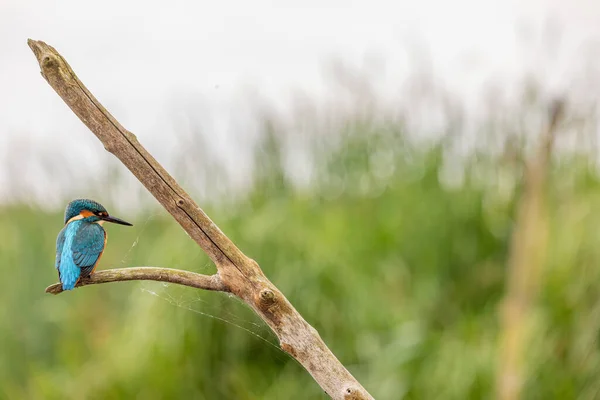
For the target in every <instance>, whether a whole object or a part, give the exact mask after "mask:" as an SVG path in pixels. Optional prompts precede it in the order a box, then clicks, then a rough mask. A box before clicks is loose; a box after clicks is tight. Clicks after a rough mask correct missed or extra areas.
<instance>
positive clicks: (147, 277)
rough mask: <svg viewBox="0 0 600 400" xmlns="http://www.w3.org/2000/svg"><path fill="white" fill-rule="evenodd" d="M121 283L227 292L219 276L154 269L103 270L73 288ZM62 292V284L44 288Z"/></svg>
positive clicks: (81, 280) (54, 292)
mask: <svg viewBox="0 0 600 400" xmlns="http://www.w3.org/2000/svg"><path fill="white" fill-rule="evenodd" d="M123 281H158V282H169V283H176V284H178V285H184V286H189V287H194V288H197V289H204V290H214V291H218V292H227V291H228V289H227V286H225V285H224V284H223V281H221V278H220V277H219V275H217V274H215V275H202V274H197V273H195V272H190V271H183V270H180V269H171V268H156V267H131V268H119V269H105V270H104V271H96V272H94V273H93V274H92V275H90V276H88V277H86V278H81V279H79V281H78V282H77V284H76V285H75V287H81V286H87V285H97V284H100V283H109V282H123ZM62 292H63V288H62V284H61V283H55V284H53V285H50V286H48V287H47V288H46V293H52V294H59V293H62Z"/></svg>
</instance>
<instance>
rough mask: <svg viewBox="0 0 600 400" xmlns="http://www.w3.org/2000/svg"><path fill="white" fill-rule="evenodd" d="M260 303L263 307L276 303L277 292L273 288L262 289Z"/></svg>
mask: <svg viewBox="0 0 600 400" xmlns="http://www.w3.org/2000/svg"><path fill="white" fill-rule="evenodd" d="M260 303H261V305H262V306H263V307H268V306H270V305H272V304H274V303H275V293H274V292H273V291H272V290H271V289H263V290H261V291H260Z"/></svg>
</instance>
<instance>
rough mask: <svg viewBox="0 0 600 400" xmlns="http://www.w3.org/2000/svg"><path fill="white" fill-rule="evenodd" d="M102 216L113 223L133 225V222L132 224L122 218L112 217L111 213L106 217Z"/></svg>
mask: <svg viewBox="0 0 600 400" xmlns="http://www.w3.org/2000/svg"><path fill="white" fill-rule="evenodd" d="M101 218H102V219H103V220H104V221H106V222H112V223H115V224H119V225H127V226H133V224H130V223H129V222H127V221H123V220H122V219H119V218H116V217H111V216H110V215H107V216H106V217H101Z"/></svg>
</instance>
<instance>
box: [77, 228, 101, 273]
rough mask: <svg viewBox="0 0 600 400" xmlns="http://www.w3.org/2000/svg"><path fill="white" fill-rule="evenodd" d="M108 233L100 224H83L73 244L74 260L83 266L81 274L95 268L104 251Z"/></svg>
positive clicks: (79, 265) (90, 271)
mask: <svg viewBox="0 0 600 400" xmlns="http://www.w3.org/2000/svg"><path fill="white" fill-rule="evenodd" d="M105 237H106V233H105V232H104V229H102V227H101V226H100V225H98V224H81V226H80V227H79V229H78V230H77V233H76V234H75V237H74V238H73V244H72V245H71V251H72V252H73V262H74V263H75V265H77V266H78V267H79V268H81V276H87V275H89V274H90V273H92V271H93V270H94V267H95V266H96V263H98V260H99V259H100V256H101V255H102V251H104V244H105Z"/></svg>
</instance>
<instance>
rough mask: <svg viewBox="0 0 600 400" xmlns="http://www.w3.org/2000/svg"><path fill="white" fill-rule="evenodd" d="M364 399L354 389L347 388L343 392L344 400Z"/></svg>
mask: <svg viewBox="0 0 600 400" xmlns="http://www.w3.org/2000/svg"><path fill="white" fill-rule="evenodd" d="M364 398H365V397H364V396H363V394H362V393H361V391H360V390H357V389H356V388H353V387H350V386H349V387H347V388H346V390H344V400H362V399H364Z"/></svg>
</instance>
